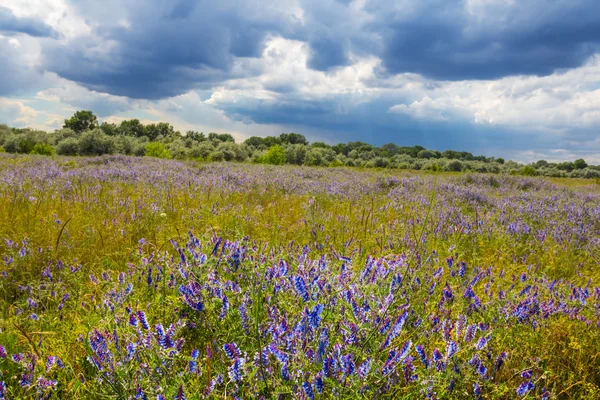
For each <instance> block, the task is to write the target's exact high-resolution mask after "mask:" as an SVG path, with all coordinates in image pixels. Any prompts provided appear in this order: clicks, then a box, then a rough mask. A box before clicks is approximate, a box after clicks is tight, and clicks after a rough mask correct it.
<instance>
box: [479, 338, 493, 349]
mask: <svg viewBox="0 0 600 400" xmlns="http://www.w3.org/2000/svg"><path fill="white" fill-rule="evenodd" d="M491 337H492V335H488V336H484V337H481V338H480V339H479V340H478V341H477V343H476V344H475V348H476V349H477V350H483V349H484V348H485V347H486V346H487V344H488V342H489V341H490V338H491Z"/></svg>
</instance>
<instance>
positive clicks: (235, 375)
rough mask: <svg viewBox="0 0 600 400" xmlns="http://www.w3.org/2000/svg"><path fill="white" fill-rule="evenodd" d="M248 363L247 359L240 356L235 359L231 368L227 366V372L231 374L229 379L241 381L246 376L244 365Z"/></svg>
mask: <svg viewBox="0 0 600 400" xmlns="http://www.w3.org/2000/svg"><path fill="white" fill-rule="evenodd" d="M245 365H246V359H245V358H243V357H238V358H236V359H235V360H233V364H231V366H230V367H229V368H227V372H228V375H229V379H231V380H232V381H233V382H239V381H241V380H242V379H243V377H244V366H245Z"/></svg>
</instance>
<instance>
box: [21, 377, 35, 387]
mask: <svg viewBox="0 0 600 400" xmlns="http://www.w3.org/2000/svg"><path fill="white" fill-rule="evenodd" d="M32 381H33V375H31V374H22V375H21V376H20V377H19V385H21V387H27V386H29V385H31V382H32Z"/></svg>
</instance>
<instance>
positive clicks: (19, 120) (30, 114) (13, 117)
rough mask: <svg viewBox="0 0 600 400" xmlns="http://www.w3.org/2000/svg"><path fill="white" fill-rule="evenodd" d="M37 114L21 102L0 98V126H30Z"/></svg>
mask: <svg viewBox="0 0 600 400" xmlns="http://www.w3.org/2000/svg"><path fill="white" fill-rule="evenodd" d="M37 116H38V112H37V111H36V110H34V109H33V108H31V107H29V106H27V105H26V104H25V102H23V101H21V100H13V99H7V98H4V97H0V124H8V125H10V126H18V127H28V126H32V125H33V122H34V120H35V118H36V117H37Z"/></svg>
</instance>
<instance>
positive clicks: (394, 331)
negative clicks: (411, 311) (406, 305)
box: [382, 310, 408, 349]
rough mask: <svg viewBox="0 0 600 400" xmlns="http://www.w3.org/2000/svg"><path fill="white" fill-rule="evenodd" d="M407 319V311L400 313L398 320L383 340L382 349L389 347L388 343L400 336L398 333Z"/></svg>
mask: <svg viewBox="0 0 600 400" xmlns="http://www.w3.org/2000/svg"><path fill="white" fill-rule="evenodd" d="M407 318H408V311H406V310H405V311H404V312H403V313H402V315H400V316H399V317H398V319H396V322H395V323H394V326H393V328H392V330H391V331H390V333H389V334H388V336H387V338H386V339H385V342H383V346H382V349H385V348H386V347H388V346H389V345H390V343H391V342H392V341H393V340H394V339H395V338H396V337H397V336H398V335H399V334H400V331H402V326H403V325H404V323H405V322H406V319H407Z"/></svg>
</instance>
